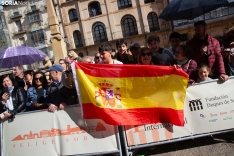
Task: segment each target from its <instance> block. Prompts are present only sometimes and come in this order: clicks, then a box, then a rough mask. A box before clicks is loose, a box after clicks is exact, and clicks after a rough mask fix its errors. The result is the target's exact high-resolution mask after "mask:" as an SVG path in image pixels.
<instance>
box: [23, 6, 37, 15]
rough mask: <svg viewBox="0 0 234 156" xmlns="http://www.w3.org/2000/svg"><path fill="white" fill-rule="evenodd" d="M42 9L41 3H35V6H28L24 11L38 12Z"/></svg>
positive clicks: (26, 12)
mask: <svg viewBox="0 0 234 156" xmlns="http://www.w3.org/2000/svg"><path fill="white" fill-rule="evenodd" d="M39 10H40V6H39V5H34V6H31V7H30V6H28V7H27V9H26V10H25V11H24V13H25V14H29V13H32V12H36V11H39Z"/></svg>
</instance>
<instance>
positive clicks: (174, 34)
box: [169, 32, 181, 41]
mask: <svg viewBox="0 0 234 156" xmlns="http://www.w3.org/2000/svg"><path fill="white" fill-rule="evenodd" d="M172 38H178V39H179V40H180V41H181V36H180V33H178V32H172V33H171V34H170V37H169V40H171V39H172Z"/></svg>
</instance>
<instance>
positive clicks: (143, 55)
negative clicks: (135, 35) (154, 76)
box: [138, 47, 154, 65]
mask: <svg viewBox="0 0 234 156" xmlns="http://www.w3.org/2000/svg"><path fill="white" fill-rule="evenodd" d="M138 62H139V64H142V65H154V64H153V62H152V52H151V50H150V49H149V48H146V47H145V48H142V49H141V50H140V55H139V58H138Z"/></svg>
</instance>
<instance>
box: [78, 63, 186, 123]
mask: <svg viewBox="0 0 234 156" xmlns="http://www.w3.org/2000/svg"><path fill="white" fill-rule="evenodd" d="M75 69H76V74H77V79H78V84H79V92H80V100H81V102H82V109H83V116H84V118H85V119H102V120H103V121H105V122H106V123H107V124H111V125H142V124H151V123H172V124H174V125H178V126H183V125H184V111H183V109H184V100H185V95H186V88H187V83H188V75H187V74H186V73H184V72H183V71H181V70H178V69H175V68H174V67H166V66H152V65H105V64H103V65H102V64H84V63H75Z"/></svg>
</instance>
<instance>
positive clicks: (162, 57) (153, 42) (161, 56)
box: [147, 36, 175, 66]
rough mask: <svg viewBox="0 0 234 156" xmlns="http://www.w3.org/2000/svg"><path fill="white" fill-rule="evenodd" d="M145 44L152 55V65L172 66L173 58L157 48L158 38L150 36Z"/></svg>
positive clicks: (164, 50)
mask: <svg viewBox="0 0 234 156" xmlns="http://www.w3.org/2000/svg"><path fill="white" fill-rule="evenodd" d="M147 43H148V46H149V48H150V50H151V52H152V53H153V55H152V62H153V63H154V65H163V66H169V65H172V62H173V61H174V59H175V56H174V55H173V54H172V53H171V52H169V51H168V50H167V49H165V48H161V47H159V43H160V39H159V37H158V36H150V37H149V38H148V40H147Z"/></svg>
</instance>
